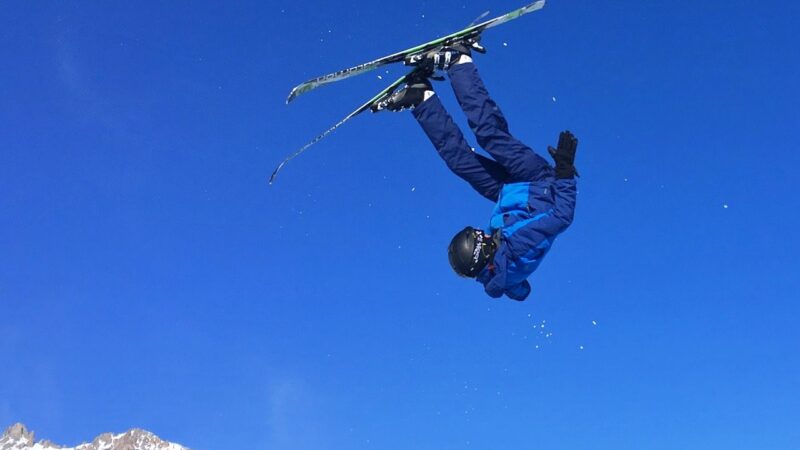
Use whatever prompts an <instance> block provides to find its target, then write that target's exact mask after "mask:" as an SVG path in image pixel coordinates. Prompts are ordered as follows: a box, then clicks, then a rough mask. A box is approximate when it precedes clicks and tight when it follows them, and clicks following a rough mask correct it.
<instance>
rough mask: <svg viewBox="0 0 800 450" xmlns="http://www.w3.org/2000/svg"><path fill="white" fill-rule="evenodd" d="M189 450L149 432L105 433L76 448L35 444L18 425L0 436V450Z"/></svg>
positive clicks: (23, 428)
mask: <svg viewBox="0 0 800 450" xmlns="http://www.w3.org/2000/svg"><path fill="white" fill-rule="evenodd" d="M57 449H58V450H189V449H188V448H186V447H183V446H180V445H178V444H174V443H172V442H167V441H164V440H161V439H160V438H159V437H158V436H156V435H155V434H153V433H150V432H149V431H145V430H139V429H135V428H134V429H132V430H128V431H127V432H125V433H122V434H111V433H105V434H101V435H100V436H97V437H96V438H94V440H93V441H92V442H90V443H85V444H80V445H78V446H76V447H61V446H59V445H56V444H53V443H52V442H50V441H44V440H43V441H39V442H36V439H35V438H34V435H33V432H30V431H28V429H27V428H25V425H23V424H21V423H18V424H14V425H12V426H10V427H9V428H8V429H7V430H6V432H5V433H3V435H2V436H0V450H57Z"/></svg>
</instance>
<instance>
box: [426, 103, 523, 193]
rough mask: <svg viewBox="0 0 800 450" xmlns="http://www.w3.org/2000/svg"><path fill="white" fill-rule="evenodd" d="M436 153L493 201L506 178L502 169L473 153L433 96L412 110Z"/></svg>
mask: <svg viewBox="0 0 800 450" xmlns="http://www.w3.org/2000/svg"><path fill="white" fill-rule="evenodd" d="M412 114H413V115H414V118H416V119H417V122H419V124H420V125H421V126H422V129H423V131H425V134H426V135H427V136H428V139H430V141H431V143H432V144H433V146H434V147H436V151H437V152H438V153H439V156H441V157H442V159H443V160H444V162H445V163H446V164H447V167H449V168H450V170H452V171H453V173H455V174H456V175H458V176H459V177H461V178H462V179H464V180H465V181H467V182H468V183H469V184H470V185H471V186H472V187H473V188H474V189H475V190H476V191H478V193H479V194H481V195H483V196H484V197H486V198H488V199H489V200H492V201H497V197H498V195H499V193H500V189H502V187H503V182H504V181H505V179H506V177H507V173H506V171H505V169H504V168H503V167H502V166H501V165H500V164H498V163H497V162H496V161H493V160H491V159H489V158H486V157H484V156H481V155H479V154H477V153H475V152H474V151H473V150H472V148H471V147H470V145H469V144H468V143H467V141H466V140H465V139H464V135H463V134H462V133H461V130H460V129H459V128H458V126H457V125H456V124H455V122H453V118H452V117H450V114H448V113H447V111H446V110H445V109H444V106H443V105H442V102H441V101H440V100H439V97H438V96H437V95H434V96H432V97H430V98H428V99H427V100H425V101H423V102H422V103H420V104H419V106H417V107H416V108H414V109H413V110H412Z"/></svg>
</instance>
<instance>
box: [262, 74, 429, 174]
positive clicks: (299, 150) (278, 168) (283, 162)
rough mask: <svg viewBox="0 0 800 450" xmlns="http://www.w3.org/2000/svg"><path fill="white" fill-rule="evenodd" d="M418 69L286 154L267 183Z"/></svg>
mask: <svg viewBox="0 0 800 450" xmlns="http://www.w3.org/2000/svg"><path fill="white" fill-rule="evenodd" d="M419 70H422V69H420V68H414V69H412V70H411V71H410V72H408V73H407V74H405V75H403V76H402V77H400V78H398V79H397V81H395V82H394V83H392V84H390V85H389V86H387V87H386V89H384V90H382V91H380V92H379V93H378V94H376V95H375V96H374V97H372V98H371V99H369V100H367V102H366V103H364V104H363V105H361V106H359V107H358V108H357V109H356V110H355V111H353V112H351V113H350V114H348V115H347V116H346V117H345V118H344V119H342V120H340V121H339V122H337V123H336V125H334V126H332V127H330V128H328V129H327V130H325V131H324V132H323V133H321V134H319V135H318V136H317V137H315V138H314V139H312V140H311V142H309V143H308V144H306V145H304V146H302V147H300V148H299V149H298V150H297V151H295V152H294V153H292V154H290V155H289V156H287V157H286V158H284V160H283V161H281V163H280V164H278V167H276V168H275V170H274V171H273V172H272V175H270V177H269V184H272V183H273V182H274V181H275V177H276V176H277V175H278V172H280V171H281V169H283V166H285V165H286V163H288V162H289V161H291V160H292V159H294V158H296V157H297V156H299V155H300V154H301V153H303V152H304V151H306V150H308V148H309V147H311V146H312V145H314V144H316V143H317V142H319V141H321V140H322V139H324V138H325V137H326V136H328V135H329V134H331V133H333V132H334V131H336V129H337V128H339V127H340V126H342V125H343V124H344V123H345V122H347V121H348V120H350V119H352V118H353V117H355V116H357V115H359V114H361V113H362V112H364V111H366V110H368V109H370V106H372V105H373V104H374V103H376V102H379V101H381V100H384V99H386V98H387V97H389V96H390V95H392V93H394V91H395V90H396V89H397V88H398V87H399V86H400V85H401V84H403V83H405V82H406V81H407V80H408V79H409V78H411V77H412V76H413V75H415V74H416V72H417V71H419Z"/></svg>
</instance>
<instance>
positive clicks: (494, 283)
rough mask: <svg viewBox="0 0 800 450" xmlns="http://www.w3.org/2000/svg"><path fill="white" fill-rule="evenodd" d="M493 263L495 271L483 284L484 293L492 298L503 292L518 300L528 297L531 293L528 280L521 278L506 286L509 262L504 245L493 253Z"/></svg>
mask: <svg viewBox="0 0 800 450" xmlns="http://www.w3.org/2000/svg"><path fill="white" fill-rule="evenodd" d="M494 264H495V266H496V271H497V272H496V274H495V276H494V277H492V279H491V280H489V282H488V283H486V285H485V286H484V290H485V291H486V294H488V295H489V297H492V298H500V297H502V296H503V294H505V295H506V296H507V297H508V298H511V299H513V300H517V301H520V302H521V301H523V300H525V299H526V298H528V295H530V293H531V285H530V284H529V283H528V280H522V282H520V283H517V284H515V285H512V286H506V281H507V275H508V264H509V261H508V254H507V250H506V247H501V248H500V250H499V251H498V252H497V253H496V254H495V257H494Z"/></svg>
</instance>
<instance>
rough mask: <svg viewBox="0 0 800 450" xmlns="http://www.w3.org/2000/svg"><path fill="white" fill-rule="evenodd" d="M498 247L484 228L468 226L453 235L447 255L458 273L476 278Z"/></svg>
mask: <svg viewBox="0 0 800 450" xmlns="http://www.w3.org/2000/svg"><path fill="white" fill-rule="evenodd" d="M496 248H497V245H496V243H495V242H494V240H493V239H492V237H491V236H489V235H487V234H486V233H484V232H483V230H479V229H477V228H472V227H466V228H464V229H463V230H461V231H459V232H458V233H456V235H455V236H453V240H452V241H450V247H448V249H447V254H448V255H447V256H448V258H449V259H450V266H451V267H452V268H453V270H454V271H455V272H456V273H457V274H458V275H460V276H462V277H467V278H475V277H476V276H478V274H479V273H480V271H481V270H483V268H484V267H486V264H488V263H489V262H490V261H491V260H492V258H493V257H494V252H495V250H496Z"/></svg>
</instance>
